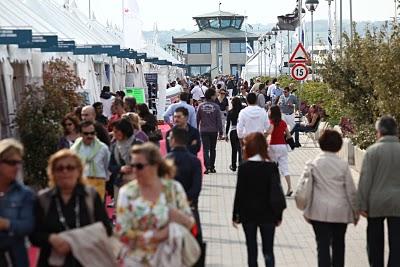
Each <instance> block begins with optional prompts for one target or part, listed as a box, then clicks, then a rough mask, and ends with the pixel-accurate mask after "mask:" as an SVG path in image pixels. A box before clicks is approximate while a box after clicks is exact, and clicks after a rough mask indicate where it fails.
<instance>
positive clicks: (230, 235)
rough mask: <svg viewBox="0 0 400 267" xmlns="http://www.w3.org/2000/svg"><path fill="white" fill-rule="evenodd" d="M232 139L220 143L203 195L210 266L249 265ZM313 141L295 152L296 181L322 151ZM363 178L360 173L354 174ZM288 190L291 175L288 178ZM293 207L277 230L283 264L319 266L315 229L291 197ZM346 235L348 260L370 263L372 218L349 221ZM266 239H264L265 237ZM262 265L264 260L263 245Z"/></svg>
mask: <svg viewBox="0 0 400 267" xmlns="http://www.w3.org/2000/svg"><path fill="white" fill-rule="evenodd" d="M230 151H231V149H230V144H229V143H226V142H224V141H219V142H218V146H217V163H216V169H217V173H216V174H209V175H205V176H204V183H203V190H202V193H201V196H200V213H201V219H202V225H203V231H204V239H205V241H206V242H207V267H214V266H215V267H217V266H218V267H222V266H241V267H243V266H247V253H246V245H245V238H244V234H243V230H242V228H238V229H235V228H234V227H233V226H232V223H231V219H232V207H233V195H234V192H235V186H236V173H233V172H231V171H230V170H229V169H228V166H229V164H230ZM319 151H320V150H319V149H318V148H314V147H313V144H312V143H310V144H308V145H307V146H306V147H302V148H300V149H296V150H295V151H293V152H291V153H289V166H290V174H291V177H292V183H293V184H294V185H296V184H297V181H298V179H299V176H300V174H301V172H302V170H303V168H304V163H305V162H306V161H307V160H309V159H312V158H314V157H315V155H316V154H318V153H319ZM353 176H354V178H355V180H358V177H357V176H358V174H357V173H356V172H354V174H353ZM282 184H283V186H284V191H285V192H286V184H285V181H284V180H282ZM287 205H288V208H287V209H286V210H285V212H284V216H283V223H282V225H281V226H280V227H278V228H277V231H276V236H275V258H276V265H277V266H285V267H292V266H293V267H309V266H317V261H316V258H317V256H316V244H315V241H314V233H313V231H312V228H311V226H310V225H309V224H307V223H306V222H305V221H304V219H303V217H302V214H301V212H300V211H299V210H298V209H297V208H296V206H295V203H294V199H293V198H289V199H287ZM347 229H348V230H347V235H346V266H348V267H365V266H368V262H367V254H366V241H365V229H366V221H365V219H361V220H360V223H359V224H358V226H357V227H354V225H349V226H348V228H347ZM260 244H261V243H260ZM258 261H259V266H264V263H263V261H262V255H261V246H259V257H258Z"/></svg>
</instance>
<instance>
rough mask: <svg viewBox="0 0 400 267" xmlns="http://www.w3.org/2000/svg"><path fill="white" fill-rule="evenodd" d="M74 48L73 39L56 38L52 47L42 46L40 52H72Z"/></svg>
mask: <svg viewBox="0 0 400 267" xmlns="http://www.w3.org/2000/svg"><path fill="white" fill-rule="evenodd" d="M74 49H75V41H72V40H58V41H57V44H56V45H55V46H53V47H48V48H42V52H73V51H74Z"/></svg>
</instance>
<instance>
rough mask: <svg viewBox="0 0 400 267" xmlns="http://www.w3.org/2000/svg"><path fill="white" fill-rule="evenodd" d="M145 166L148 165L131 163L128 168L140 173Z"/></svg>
mask: <svg viewBox="0 0 400 267" xmlns="http://www.w3.org/2000/svg"><path fill="white" fill-rule="evenodd" d="M147 165H149V164H143V163H131V164H130V165H129V166H131V168H136V169H138V170H139V171H140V170H143V169H144V167H146V166H147Z"/></svg>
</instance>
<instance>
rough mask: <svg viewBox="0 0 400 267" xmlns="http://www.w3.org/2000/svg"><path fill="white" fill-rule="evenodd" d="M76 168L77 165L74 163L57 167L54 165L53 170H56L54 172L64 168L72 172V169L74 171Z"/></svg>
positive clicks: (61, 170)
mask: <svg viewBox="0 0 400 267" xmlns="http://www.w3.org/2000/svg"><path fill="white" fill-rule="evenodd" d="M76 169H77V167H76V166H74V165H66V166H64V165H59V166H57V167H54V171H56V172H63V171H65V170H67V171H69V172H72V171H75V170H76Z"/></svg>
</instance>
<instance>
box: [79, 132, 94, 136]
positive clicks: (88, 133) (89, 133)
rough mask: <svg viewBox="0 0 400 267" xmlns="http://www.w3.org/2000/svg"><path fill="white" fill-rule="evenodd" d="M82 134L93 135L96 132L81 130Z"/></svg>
mask: <svg viewBox="0 0 400 267" xmlns="http://www.w3.org/2000/svg"><path fill="white" fill-rule="evenodd" d="M82 134H83V135H85V136H86V135H95V134H96V132H82Z"/></svg>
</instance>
